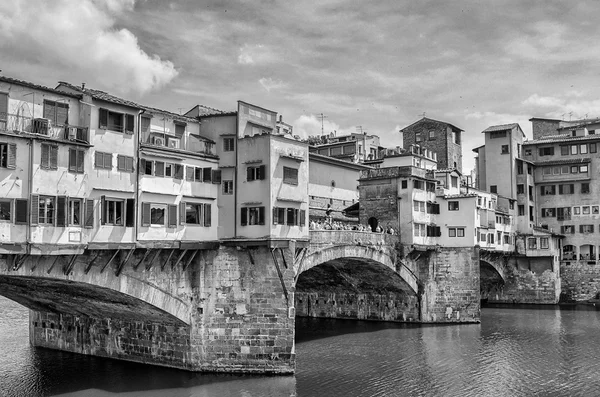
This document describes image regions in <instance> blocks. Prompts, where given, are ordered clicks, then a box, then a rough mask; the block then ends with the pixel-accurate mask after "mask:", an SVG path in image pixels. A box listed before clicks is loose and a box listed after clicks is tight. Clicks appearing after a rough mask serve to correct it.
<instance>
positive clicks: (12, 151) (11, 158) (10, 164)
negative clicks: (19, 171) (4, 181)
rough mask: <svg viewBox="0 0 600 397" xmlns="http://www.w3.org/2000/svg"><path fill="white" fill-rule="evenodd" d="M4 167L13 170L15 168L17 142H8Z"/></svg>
mask: <svg viewBox="0 0 600 397" xmlns="http://www.w3.org/2000/svg"><path fill="white" fill-rule="evenodd" d="M6 168H9V169H11V170H14V169H15V168H17V144H16V143H9V144H8V159H7V162H6Z"/></svg>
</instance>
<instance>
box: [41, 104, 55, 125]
mask: <svg viewBox="0 0 600 397" xmlns="http://www.w3.org/2000/svg"><path fill="white" fill-rule="evenodd" d="M55 116H56V102H54V101H47V100H44V118H45V119H50V120H52V121H54V119H55Z"/></svg>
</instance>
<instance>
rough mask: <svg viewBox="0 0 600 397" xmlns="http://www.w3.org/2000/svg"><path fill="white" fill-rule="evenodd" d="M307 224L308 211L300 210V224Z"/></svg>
mask: <svg viewBox="0 0 600 397" xmlns="http://www.w3.org/2000/svg"><path fill="white" fill-rule="evenodd" d="M304 225H306V211H305V210H300V226H304Z"/></svg>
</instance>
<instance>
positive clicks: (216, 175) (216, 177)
mask: <svg viewBox="0 0 600 397" xmlns="http://www.w3.org/2000/svg"><path fill="white" fill-rule="evenodd" d="M212 183H221V170H212Z"/></svg>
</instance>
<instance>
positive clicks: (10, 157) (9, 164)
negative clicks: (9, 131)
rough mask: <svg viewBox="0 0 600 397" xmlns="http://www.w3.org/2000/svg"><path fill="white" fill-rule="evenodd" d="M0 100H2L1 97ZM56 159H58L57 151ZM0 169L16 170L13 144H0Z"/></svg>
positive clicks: (15, 149)
mask: <svg viewBox="0 0 600 397" xmlns="http://www.w3.org/2000/svg"><path fill="white" fill-rule="evenodd" d="M0 98H2V96H1V95H0ZM1 114H2V113H0V120H1V117H2V116H1ZM0 129H2V124H0ZM57 150H58V149H57ZM56 157H57V158H58V151H57V154H56ZM0 167H1V168H9V169H13V170H14V169H15V168H17V145H16V144H15V143H6V142H0Z"/></svg>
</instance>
